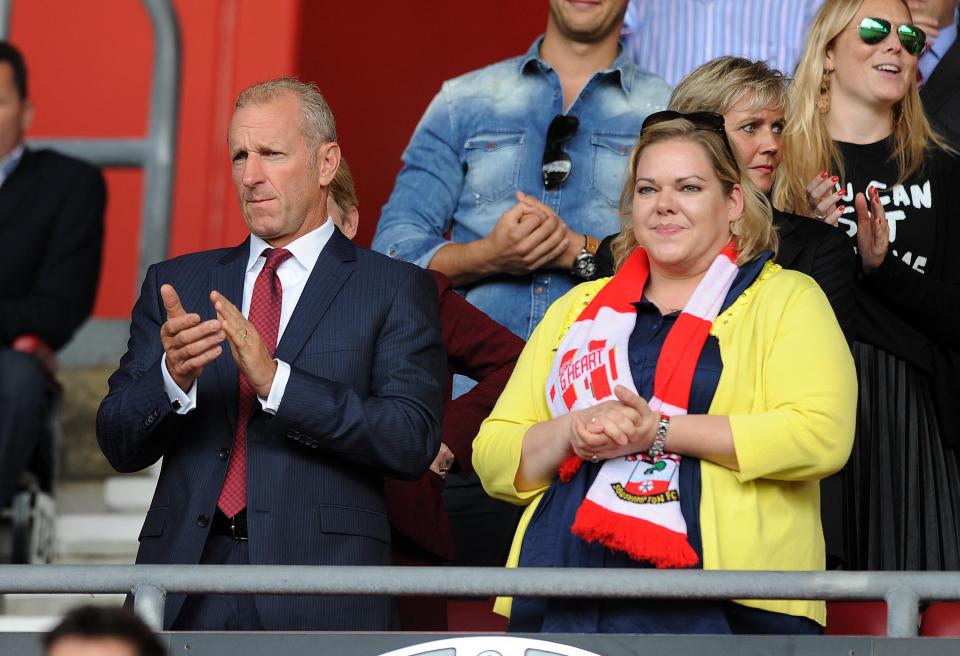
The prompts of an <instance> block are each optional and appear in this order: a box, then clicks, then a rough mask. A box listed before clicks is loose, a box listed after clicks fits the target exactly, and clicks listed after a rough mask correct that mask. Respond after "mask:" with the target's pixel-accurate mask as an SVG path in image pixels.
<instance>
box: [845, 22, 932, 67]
mask: <svg viewBox="0 0 960 656" xmlns="http://www.w3.org/2000/svg"><path fill="white" fill-rule="evenodd" d="M859 29H860V40H861V41H863V42H864V43H866V44H867V45H871V46H875V45H877V44H878V43H880V42H882V41H883V40H884V39H886V38H887V37H888V36H890V30H891V29H892V26H891V25H890V21H888V20H886V19H883V18H870V17H869V16H868V17H867V18H864V19H863V20H862V21H860V28H859ZM897 36H898V37H899V38H900V43H901V44H902V45H903V49H904V50H906V51H907V52H909V53H910V54H911V55H913V56H914V57H919V56H920V55H922V54H923V51H924V49H925V48H926V47H927V35H926V33H925V32H924V31H923V30H921V29H920V28H919V27H917V26H916V25H911V24H909V23H903V24H901V25H898V26H897Z"/></svg>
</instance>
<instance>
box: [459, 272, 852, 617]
mask: <svg viewBox="0 0 960 656" xmlns="http://www.w3.org/2000/svg"><path fill="white" fill-rule="evenodd" d="M609 280H610V279H609V278H605V279H602V280H597V281H593V282H587V283H583V284H582V285H578V286H577V287H575V288H574V289H572V290H570V292H568V293H567V294H566V295H564V296H563V297H562V298H560V299H558V300H557V301H556V303H554V304H553V305H552V306H551V307H550V309H549V310H548V311H547V314H546V316H545V317H544V318H543V321H542V322H541V323H540V325H539V326H538V327H537V329H536V330H535V331H534V333H533V335H532V336H531V337H530V341H529V342H528V343H527V346H526V348H524V350H523V353H522V354H521V355H520V359H519V361H518V362H517V367H516V369H515V370H514V372H513V376H512V377H511V378H510V381H509V382H508V383H507V386H506V388H505V389H504V390H503V394H502V395H501V396H500V399H499V400H498V401H497V405H496V406H495V407H494V409H493V412H492V413H491V415H490V416H489V417H488V418H487V419H486V420H485V421H484V422H483V424H482V425H481V427H480V433H479V435H478V436H477V439H476V440H475V442H474V445H473V466H474V468H475V469H476V471H477V473H478V474H479V475H480V479H481V480H482V482H483V486H484V488H485V489H486V491H487V493H488V494H490V495H491V496H493V497H496V498H498V499H503V500H505V501H509V502H511V503H515V504H518V505H527V508H526V511H525V512H524V514H523V517H522V518H521V520H520V525H519V526H518V528H517V533H516V535H515V536H514V540H513V546H512V548H511V550H510V557H509V560H508V562H507V566H508V567H516V566H517V564H518V562H519V558H520V548H521V545H522V543H523V535H524V532H525V531H526V528H527V525H528V524H529V522H530V518H531V517H532V515H533V512H534V510H535V509H536V505H537V502H539V500H540V498H541V496H542V495H543V492H544V491H545V490H546V488H545V487H544V488H540V489H537V490H531V491H526V492H519V491H517V489H516V488H515V487H514V479H515V477H516V473H517V469H518V467H519V464H520V450H521V444H522V442H523V438H524V435H525V434H526V432H527V429H529V428H530V426H532V425H533V424H536V423H538V422H541V421H546V420H548V419H551V416H550V412H549V410H548V408H547V403H546V396H545V391H544V390H545V386H546V378H547V376H548V375H549V371H550V365H551V363H552V362H553V358H554V356H555V354H556V350H557V347H558V346H559V344H560V340H561V339H562V338H563V335H564V334H565V333H566V331H567V329H568V328H569V327H570V325H571V324H572V323H573V321H574V320H575V319H576V318H577V316H578V315H579V314H580V312H581V311H582V310H583V308H584V307H585V306H586V305H587V303H589V302H590V300H591V299H592V298H593V296H594V295H595V294H596V293H597V292H598V291H599V290H600V289H601V288H602V287H603V286H604V285H605V284H606V283H607V282H608V281H609ZM710 332H711V334H712V335H714V336H715V337H716V338H717V340H718V341H719V345H720V355H721V358H722V360H723V372H722V373H721V375H720V381H719V383H718V385H717V391H716V394H715V395H714V397H713V402H712V404H711V406H710V413H709V414H712V415H727V416H729V418H730V426H731V428H732V431H733V441H734V446H735V448H736V452H737V460H738V461H739V463H740V471H739V472H737V471H732V470H729V469H726V468H724V467H721V466H720V465H716V464H713V463H711V462H707V461H706V460H701V461H700V462H701V464H700V473H701V479H702V493H701V498H700V530H701V533H702V538H703V568H704V569H722V570H823V568H824V559H825V553H824V542H823V529H822V527H821V525H820V486H819V480H820V479H821V478H824V477H825V476H828V475H830V474H832V473H834V472H836V471H838V470H839V469H840V468H841V467H842V466H843V465H844V463H845V462H846V460H847V457H848V456H849V455H850V449H851V447H852V445H853V430H854V415H855V411H856V404H857V378H856V372H855V370H854V366H853V358H852V357H851V355H850V351H849V349H848V347H847V343H846V341H845V340H844V337H843V334H842V333H841V332H840V327H839V326H838V324H837V320H836V317H835V316H834V314H833V310H832V309H831V308H830V304H829V303H828V301H827V299H826V297H825V296H824V294H823V292H822V291H821V290H820V288H819V287H818V286H817V284H816V283H815V282H814V281H813V280H811V279H810V278H808V277H807V276H805V275H803V274H802V273H797V272H795V271H787V270H782V269H781V268H780V266H779V265H776V264H773V263H771V262H768V263H767V264H766V265H765V266H764V268H763V270H762V271H761V273H760V275H759V276H758V278H757V280H756V281H754V283H753V284H752V285H751V286H750V287H749V288H748V289H746V290H745V291H744V292H743V294H741V296H740V297H739V298H737V300H736V301H735V302H734V303H733V304H732V305H731V306H730V307H729V308H727V310H726V311H725V312H723V313H722V314H721V315H720V316H718V317H717V319H716V321H714V324H713V328H712V329H711V331H710ZM738 602H739V603H741V604H743V605H745V606H752V607H755V608H762V609H764V610H769V611H774V612H778V613H788V614H790V615H800V616H805V617H809V618H810V619H812V620H814V621H815V622H818V623H820V624H821V625H823V624H825V623H826V608H825V605H824V603H823V602H822V601H802V600H797V601H789V600H784V601H762V600H760V601H750V600H742V601H741V600H738ZM496 610H497V612H499V613H501V614H503V615H507V616H509V613H510V599H509V598H502V599H500V600H498V603H497V608H496Z"/></svg>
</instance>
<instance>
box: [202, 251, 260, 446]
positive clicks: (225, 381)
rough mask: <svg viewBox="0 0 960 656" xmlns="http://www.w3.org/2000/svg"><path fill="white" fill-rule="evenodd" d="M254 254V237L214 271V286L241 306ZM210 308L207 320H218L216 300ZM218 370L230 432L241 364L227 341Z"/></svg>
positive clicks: (234, 420)
mask: <svg viewBox="0 0 960 656" xmlns="http://www.w3.org/2000/svg"><path fill="white" fill-rule="evenodd" d="M249 253H250V239H249V238H248V239H247V240H246V241H244V242H243V243H242V244H240V245H239V246H237V247H236V248H234V249H233V250H232V251H230V252H229V253H227V254H226V255H224V256H223V257H222V258H221V259H220V261H219V262H218V263H217V267H216V268H214V270H213V271H212V272H211V274H210V289H211V291H212V290H217V291H218V292H220V293H221V294H223V295H224V296H226V297H227V300H229V301H230V302H231V303H233V304H234V305H236V306H237V307H238V308H239V307H242V305H243V280H244V276H245V275H246V268H247V261H248V260H249ZM202 307H204V308H206V309H205V310H204V311H203V312H201V317H202V318H203V320H204V321H206V320H208V319H216V312H215V310H214V309H213V303H209V302H207V303H204V304H202ZM214 362H215V363H216V373H217V389H218V390H219V392H220V395H221V398H222V399H223V403H224V407H225V409H226V411H227V418H228V419H229V420H230V434H231V435H232V434H233V433H235V432H236V430H237V394H239V382H238V380H237V363H236V362H235V361H234V359H233V353H231V352H230V346H229V344H227V342H224V344H223V353H221V354H220V357H218V358H217V359H216V360H215V361H214Z"/></svg>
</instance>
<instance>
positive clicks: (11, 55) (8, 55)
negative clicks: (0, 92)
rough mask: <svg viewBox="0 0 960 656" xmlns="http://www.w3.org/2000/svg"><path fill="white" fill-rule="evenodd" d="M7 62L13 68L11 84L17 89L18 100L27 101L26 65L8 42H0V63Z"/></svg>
mask: <svg viewBox="0 0 960 656" xmlns="http://www.w3.org/2000/svg"><path fill="white" fill-rule="evenodd" d="M3 62H7V63H8V64H10V67H11V68H13V84H14V86H16V87H17V93H19V94H20V100H26V99H27V65H26V64H25V63H24V62H23V55H21V54H20V51H19V50H17V49H16V48H14V47H13V45H11V44H10V42H9V41H0V63H3Z"/></svg>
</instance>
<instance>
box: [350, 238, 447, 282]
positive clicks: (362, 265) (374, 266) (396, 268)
mask: <svg viewBox="0 0 960 656" xmlns="http://www.w3.org/2000/svg"><path fill="white" fill-rule="evenodd" d="M354 255H355V257H356V260H357V266H358V268H359V269H360V271H362V272H364V273H367V274H371V275H374V276H376V277H385V278H386V279H390V278H392V279H393V280H394V283H400V282H401V281H402V280H407V279H409V278H411V277H414V278H422V279H423V280H428V281H430V285H432V286H434V287H436V283H435V282H433V281H432V280H431V276H430V274H429V273H428V272H427V271H426V270H425V269H422V268H420V267H419V266H417V265H416V264H411V263H410V262H405V261H404V260H398V259H394V258H392V257H389V256H387V255H384V254H383V253H378V252H377V251H374V250H371V249H369V248H364V247H363V246H357V245H354Z"/></svg>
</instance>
